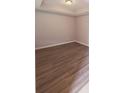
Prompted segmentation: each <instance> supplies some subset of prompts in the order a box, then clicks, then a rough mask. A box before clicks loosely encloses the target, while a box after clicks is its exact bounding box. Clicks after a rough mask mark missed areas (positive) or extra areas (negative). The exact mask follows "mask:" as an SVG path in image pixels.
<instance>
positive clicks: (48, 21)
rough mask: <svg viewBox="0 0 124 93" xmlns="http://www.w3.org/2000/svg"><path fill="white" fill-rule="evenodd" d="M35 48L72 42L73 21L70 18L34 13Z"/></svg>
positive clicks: (72, 18) (46, 13)
mask: <svg viewBox="0 0 124 93" xmlns="http://www.w3.org/2000/svg"><path fill="white" fill-rule="evenodd" d="M35 13H36V14H35V38H36V39H35V40H36V41H35V44H36V45H35V46H36V48H40V47H45V46H50V45H56V44H59V43H64V42H70V41H73V40H74V39H75V38H74V31H75V19H74V17H71V16H64V15H58V14H53V13H48V12H40V11H36V12H35Z"/></svg>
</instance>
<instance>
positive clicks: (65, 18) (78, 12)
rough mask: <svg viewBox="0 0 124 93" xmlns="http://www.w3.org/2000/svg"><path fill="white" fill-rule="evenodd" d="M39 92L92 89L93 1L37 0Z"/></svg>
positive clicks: (76, 92) (70, 92)
mask: <svg viewBox="0 0 124 93" xmlns="http://www.w3.org/2000/svg"><path fill="white" fill-rule="evenodd" d="M35 59H36V61H35V64H36V70H35V71H36V93H88V92H89V1H88V0H35Z"/></svg>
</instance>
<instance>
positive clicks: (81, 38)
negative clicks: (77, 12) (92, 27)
mask: <svg viewBox="0 0 124 93" xmlns="http://www.w3.org/2000/svg"><path fill="white" fill-rule="evenodd" d="M76 41H77V42H80V43H82V44H85V45H87V46H89V15H88V14H87V15H84V16H78V17H76Z"/></svg>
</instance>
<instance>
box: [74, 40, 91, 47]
mask: <svg viewBox="0 0 124 93" xmlns="http://www.w3.org/2000/svg"><path fill="white" fill-rule="evenodd" d="M75 42H77V43H79V44H82V45H85V46H87V47H89V45H88V44H86V43H83V42H80V41H75Z"/></svg>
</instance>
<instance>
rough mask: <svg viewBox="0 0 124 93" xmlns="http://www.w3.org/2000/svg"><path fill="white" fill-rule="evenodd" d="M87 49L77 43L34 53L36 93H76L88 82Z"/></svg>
mask: <svg viewBox="0 0 124 93" xmlns="http://www.w3.org/2000/svg"><path fill="white" fill-rule="evenodd" d="M88 57H89V48H88V47H86V46H83V45H81V44H78V43H75V42H73V43H69V44H64V45H61V46H55V47H51V48H45V49H41V50H37V51H36V93H78V90H79V89H80V88H81V87H82V86H84V85H85V84H86V83H87V82H88V79H89V77H88V75H89V61H88V60H89V58H88Z"/></svg>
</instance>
